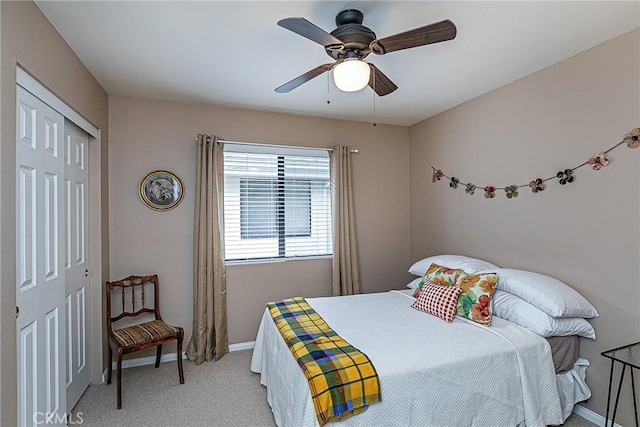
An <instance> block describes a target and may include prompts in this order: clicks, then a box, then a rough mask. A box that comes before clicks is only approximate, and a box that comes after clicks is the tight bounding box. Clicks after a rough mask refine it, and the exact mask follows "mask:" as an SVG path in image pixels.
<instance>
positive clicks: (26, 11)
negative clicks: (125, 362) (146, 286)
mask: <svg viewBox="0 0 640 427" xmlns="http://www.w3.org/2000/svg"><path fill="white" fill-rule="evenodd" d="M0 43H1V52H2V53H1V56H0V66H1V69H0V92H1V93H2V103H1V105H0V135H1V138H2V143H1V144H0V180H1V182H2V186H0V200H2V202H0V251H1V253H2V257H1V260H0V283H1V286H0V306H1V309H0V334H1V337H2V339H1V343H2V344H1V347H0V402H1V403H0V425H7V426H8V425H15V423H16V346H15V342H16V330H15V328H16V326H15V325H16V323H15V316H14V313H15V303H16V288H15V262H16V259H15V238H16V236H15V161H16V159H15V138H16V65H17V64H20V65H21V66H22V67H23V68H24V69H26V70H27V71H28V72H29V73H31V74H32V75H33V76H34V77H35V78H36V79H38V80H39V81H40V82H41V83H42V84H44V85H45V86H46V87H48V88H49V89H50V90H51V92H53V93H55V94H56V95H57V96H58V97H59V98H61V99H62V100H63V101H65V102H66V103H67V104H68V105H69V106H71V107H72V108H74V109H75V110H76V111H78V112H79V113H80V114H81V115H83V116H84V117H85V118H86V119H88V120H89V121H90V122H91V123H93V125H95V126H96V127H97V128H99V129H100V130H101V138H100V140H99V141H98V140H93V141H91V145H90V150H89V156H90V158H89V165H90V168H91V170H92V172H91V174H90V180H91V183H90V188H91V190H92V193H93V194H96V195H97V197H95V198H92V199H90V217H91V220H92V224H91V225H90V236H91V237H90V238H91V245H92V246H91V250H92V253H91V268H92V270H93V272H94V274H93V275H92V277H91V284H90V286H91V293H92V294H91V301H90V304H91V305H90V309H91V310H92V314H93V315H95V317H94V318H93V319H92V320H93V321H92V323H91V326H90V327H91V329H90V335H91V337H92V342H91V345H92V354H91V369H92V380H93V381H96V380H98V379H99V378H100V373H101V371H102V351H101V346H102V333H101V331H102V326H101V318H102V313H101V311H102V308H101V292H102V291H101V285H100V284H101V283H102V281H103V280H104V278H103V277H102V276H101V271H104V272H106V271H108V263H109V258H108V228H107V227H108V223H107V218H106V215H105V216H104V217H102V216H101V215H100V212H101V206H104V207H105V208H106V206H107V204H108V199H107V193H106V192H104V194H101V191H100V188H101V183H106V181H107V178H108V175H107V169H106V167H105V166H106V163H107V153H106V147H107V140H108V115H107V113H108V105H107V94H106V93H105V92H104V90H103V89H102V87H101V86H100V85H99V84H98V83H97V82H96V80H95V79H94V78H93V77H92V76H91V74H90V73H89V71H87V69H86V68H85V67H84V65H83V64H82V63H81V62H80V61H79V60H78V58H77V57H76V56H75V54H74V53H73V51H72V50H71V49H70V48H69V47H68V46H67V44H66V43H65V42H64V40H63V39H62V37H60V35H59V34H58V33H57V32H56V30H55V29H54V28H53V26H52V25H51V24H50V23H49V21H47V19H46V18H45V17H44V15H43V14H42V13H41V12H40V9H38V7H37V6H36V5H35V4H34V3H32V2H30V1H29V2H8V1H3V2H0ZM100 242H101V243H100ZM96 245H97V246H96ZM101 252H103V255H104V256H102V253H101ZM96 257H97V259H96Z"/></svg>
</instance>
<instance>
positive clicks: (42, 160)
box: [16, 86, 67, 426]
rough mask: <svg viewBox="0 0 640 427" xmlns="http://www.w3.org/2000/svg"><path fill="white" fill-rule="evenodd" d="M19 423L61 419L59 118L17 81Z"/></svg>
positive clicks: (61, 183)
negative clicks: (18, 84)
mask: <svg viewBox="0 0 640 427" xmlns="http://www.w3.org/2000/svg"><path fill="white" fill-rule="evenodd" d="M16 107H17V108H16V113H17V135H16V137H17V141H16V232H17V236H16V244H17V246H16V305H17V309H19V315H17V319H16V333H17V360H18V363H17V378H18V384H17V392H18V396H17V398H18V425H19V426H30V425H36V424H47V425H66V422H65V416H64V415H65V411H66V409H67V405H66V386H65V361H66V348H65V347H66V333H65V321H66V320H65V306H64V296H65V269H64V216H63V212H64V210H63V209H64V158H63V140H64V117H63V116H62V115H61V114H59V113H58V112H56V111H55V110H53V109H52V108H50V107H49V106H48V105H46V104H45V103H43V102H42V101H40V100H39V99H38V98H36V97H35V96H33V95H32V94H30V93H29V92H27V91H26V90H24V89H22V88H21V87H19V86H18V87H17V106H16Z"/></svg>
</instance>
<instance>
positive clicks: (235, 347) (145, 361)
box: [102, 341, 256, 383]
mask: <svg viewBox="0 0 640 427" xmlns="http://www.w3.org/2000/svg"><path fill="white" fill-rule="evenodd" d="M255 345H256V342H255V341H247V342H241V343H237V344H229V352H233V351H241V350H251V349H252V348H253V347H254V346H255ZM186 358H187V356H186V354H185V353H184V352H183V353H182V359H186ZM174 360H176V354H175V353H168V354H163V355H162V356H161V357H160V363H162V362H172V361H174ZM155 363H156V357H155V356H148V357H138V358H135V359H126V360H123V361H122V369H126V368H133V367H135V366H146V365H153V364H155ZM111 369H112V370H114V371H115V370H116V369H117V363H116V362H112V363H111ZM106 381H107V370H106V369H105V370H104V372H103V373H102V382H103V383H104V382H106Z"/></svg>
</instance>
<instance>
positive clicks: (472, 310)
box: [456, 273, 498, 326]
mask: <svg viewBox="0 0 640 427" xmlns="http://www.w3.org/2000/svg"><path fill="white" fill-rule="evenodd" d="M497 283H498V274H497V273H485V274H473V275H466V274H463V275H461V276H460V277H458V279H457V281H456V286H457V287H459V288H460V289H462V293H461V294H460V297H459V298H458V312H457V314H458V316H462V317H465V318H467V319H470V320H473V321H474V322H478V323H480V324H481V325H485V326H490V325H491V315H492V313H491V297H492V296H493V291H495V289H496V284H497Z"/></svg>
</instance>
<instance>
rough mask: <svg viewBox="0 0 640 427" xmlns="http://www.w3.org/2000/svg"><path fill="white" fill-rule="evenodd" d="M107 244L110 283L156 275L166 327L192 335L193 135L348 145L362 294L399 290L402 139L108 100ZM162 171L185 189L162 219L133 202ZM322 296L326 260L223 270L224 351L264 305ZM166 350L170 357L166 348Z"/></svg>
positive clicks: (402, 134)
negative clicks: (226, 337) (180, 328)
mask: <svg viewBox="0 0 640 427" xmlns="http://www.w3.org/2000/svg"><path fill="white" fill-rule="evenodd" d="M109 118H110V119H109V125H110V143H109V150H110V152H109V157H110V165H109V167H110V183H109V192H110V211H109V217H110V230H111V234H110V245H111V254H110V255H111V270H110V276H111V278H112V279H116V278H121V277H124V276H127V275H129V274H136V273H151V272H157V273H158V275H159V277H160V286H161V292H162V307H161V309H162V314H163V317H164V318H165V320H167V321H169V322H173V323H176V324H179V325H181V326H183V327H185V329H186V336H187V339H188V338H190V336H191V329H192V298H193V292H192V271H193V269H192V224H193V203H194V185H195V184H194V180H195V159H196V151H195V150H196V146H195V142H194V138H195V136H196V134H198V133H209V134H217V135H219V136H221V137H223V138H225V139H228V140H235V141H252V142H264V143H272V144H284V145H301V146H309V147H329V146H331V145H335V144H343V145H350V146H352V147H356V148H358V149H359V150H360V153H359V154H357V155H356V156H355V158H354V162H353V168H354V178H353V179H354V185H355V187H356V190H355V211H356V221H357V233H358V239H359V247H360V263H361V277H362V283H363V288H364V291H365V292H376V291H384V290H388V289H390V288H394V287H402V286H403V285H405V284H406V283H408V279H409V277H408V275H407V273H406V270H407V265H408V262H409V244H408V243H409V171H408V169H407V165H408V155H409V142H408V135H409V131H408V128H406V127H398V126H383V125H378V126H376V127H373V126H372V125H371V124H366V123H355V122H346V121H338V120H326V119H317V118H309V117H302V116H293V115H283V114H272V113H263V112H256V111H249V110H241V109H231V108H222V107H210V106H202V105H193V104H181V103H172V102H161V101H151V100H141V99H134V98H125V97H117V96H111V97H110V98H109ZM156 169H166V170H169V171H171V172H173V173H175V174H177V175H178V176H179V177H180V178H181V179H182V181H183V183H184V188H185V192H184V200H183V201H182V203H181V204H180V205H179V206H178V207H177V208H175V209H173V210H171V211H168V212H156V211H152V210H151V209H149V208H147V207H146V206H145V205H143V204H142V202H141V201H140V199H139V196H138V186H139V183H140V180H141V179H142V178H143V177H144V176H145V175H146V174H147V173H148V172H150V171H153V170H156ZM330 294H331V261H330V260H313V261H288V262H276V263H266V264H251V265H231V266H228V267H227V301H228V322H229V343H231V344H234V343H240V342H247V341H253V340H255V335H256V332H257V329H258V324H259V320H260V317H261V315H262V312H263V310H264V306H265V303H266V302H268V301H270V300H274V299H282V298H286V297H291V296H295V295H302V296H305V297H311V296H320V295H330ZM167 351H171V348H169V349H167Z"/></svg>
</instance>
